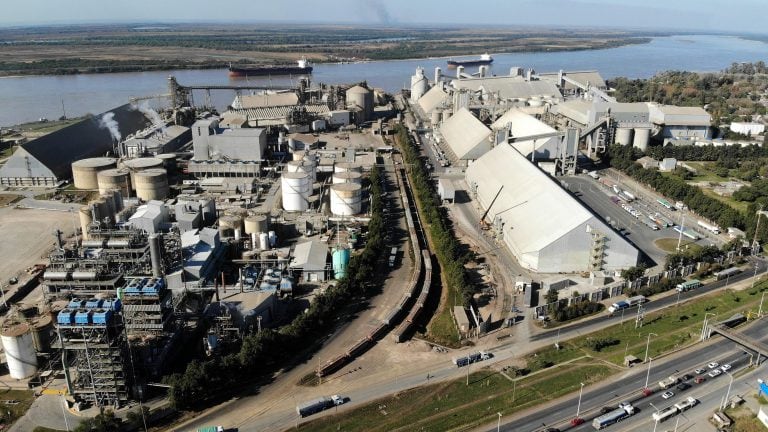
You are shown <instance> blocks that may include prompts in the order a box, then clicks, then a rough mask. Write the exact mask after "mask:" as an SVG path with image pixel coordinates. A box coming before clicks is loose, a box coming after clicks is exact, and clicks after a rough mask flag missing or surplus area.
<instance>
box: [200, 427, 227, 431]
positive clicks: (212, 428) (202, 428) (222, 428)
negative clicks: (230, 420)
mask: <svg viewBox="0 0 768 432" xmlns="http://www.w3.org/2000/svg"><path fill="white" fill-rule="evenodd" d="M197 432H224V426H204V427H201V428H197Z"/></svg>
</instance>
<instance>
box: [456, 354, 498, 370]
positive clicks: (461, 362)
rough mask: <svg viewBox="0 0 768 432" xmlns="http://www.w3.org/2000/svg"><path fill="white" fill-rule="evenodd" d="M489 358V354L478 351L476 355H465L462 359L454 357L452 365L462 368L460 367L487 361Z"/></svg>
mask: <svg viewBox="0 0 768 432" xmlns="http://www.w3.org/2000/svg"><path fill="white" fill-rule="evenodd" d="M490 358H491V353H489V352H486V351H479V352H476V353H472V354H469V355H466V356H464V357H456V358H454V359H453V364H454V365H456V367H462V366H467V365H470V364H472V363H475V362H479V361H483V360H488V359H490Z"/></svg>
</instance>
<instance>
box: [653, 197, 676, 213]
mask: <svg viewBox="0 0 768 432" xmlns="http://www.w3.org/2000/svg"><path fill="white" fill-rule="evenodd" d="M656 202H657V203H659V204H661V205H662V206H664V207H666V208H668V209H670V210H674V209H675V207H674V206H673V205H672V204H670V203H669V201H667V200H665V199H663V198H659V199H657V200H656Z"/></svg>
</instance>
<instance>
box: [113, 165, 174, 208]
mask: <svg viewBox="0 0 768 432" xmlns="http://www.w3.org/2000/svg"><path fill="white" fill-rule="evenodd" d="M168 163H169V162H168V161H167V160H164V159H161V158H151V157H148V158H136V159H128V160H125V161H123V162H122V167H123V168H125V169H127V170H128V171H129V172H130V179H131V182H130V183H131V188H132V189H133V190H135V191H136V196H137V197H139V198H140V199H142V200H144V201H151V200H164V199H166V198H168V194H169V192H170V188H169V186H168V173H167V171H166V169H165V167H166V166H167V164H168ZM173 163H174V164H175V158H174V162H173Z"/></svg>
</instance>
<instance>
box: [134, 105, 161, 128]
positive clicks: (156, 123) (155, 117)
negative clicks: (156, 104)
mask: <svg viewBox="0 0 768 432" xmlns="http://www.w3.org/2000/svg"><path fill="white" fill-rule="evenodd" d="M133 109H137V110H139V111H141V113H142V114H144V117H146V118H148V119H149V121H151V122H152V127H154V128H160V130H161V131H162V132H165V122H164V121H163V119H162V117H160V114H158V113H157V111H155V110H154V109H152V107H151V106H149V103H147V102H142V103H140V104H138V105H134V106H133Z"/></svg>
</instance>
